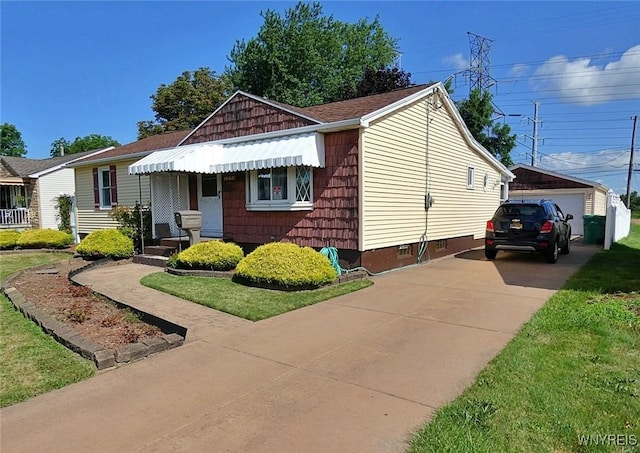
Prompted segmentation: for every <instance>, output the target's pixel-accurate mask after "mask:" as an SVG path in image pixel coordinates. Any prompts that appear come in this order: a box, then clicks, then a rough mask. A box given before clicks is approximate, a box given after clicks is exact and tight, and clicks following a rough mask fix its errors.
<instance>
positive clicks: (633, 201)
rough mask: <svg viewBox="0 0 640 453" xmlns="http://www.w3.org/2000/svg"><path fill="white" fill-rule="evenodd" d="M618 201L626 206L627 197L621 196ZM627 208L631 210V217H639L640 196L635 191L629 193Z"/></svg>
mask: <svg viewBox="0 0 640 453" xmlns="http://www.w3.org/2000/svg"><path fill="white" fill-rule="evenodd" d="M620 199H621V200H622V201H623V202H624V204H625V205H626V204H627V195H622V196H621V197H620ZM627 208H629V209H631V211H632V214H633V217H634V218H638V217H640V195H638V192H636V191H635V190H634V191H633V192H631V197H630V198H629V206H627Z"/></svg>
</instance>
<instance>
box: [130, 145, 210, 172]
mask: <svg viewBox="0 0 640 453" xmlns="http://www.w3.org/2000/svg"><path fill="white" fill-rule="evenodd" d="M222 148H223V147H222V145H219V144H215V143H198V144H195V145H186V146H178V147H176V148H171V149H166V150H163V151H155V152H153V153H151V154H149V155H148V156H145V157H144V158H142V159H140V160H139V161H137V162H136V163H133V164H131V165H129V174H130V175H139V174H145V173H158V172H166V171H184V172H193V173H209V168H210V166H211V164H213V163H214V162H215V161H216V156H217V155H218V154H219V153H221V152H222Z"/></svg>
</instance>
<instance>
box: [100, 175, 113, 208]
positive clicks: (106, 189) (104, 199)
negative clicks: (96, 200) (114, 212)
mask: <svg viewBox="0 0 640 453" xmlns="http://www.w3.org/2000/svg"><path fill="white" fill-rule="evenodd" d="M98 184H99V186H98V187H99V189H100V208H101V209H111V172H110V170H109V167H103V168H98Z"/></svg>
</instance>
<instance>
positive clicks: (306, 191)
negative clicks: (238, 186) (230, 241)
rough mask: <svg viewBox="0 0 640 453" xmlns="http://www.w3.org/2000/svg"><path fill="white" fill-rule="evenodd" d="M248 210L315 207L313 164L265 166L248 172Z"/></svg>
mask: <svg viewBox="0 0 640 453" xmlns="http://www.w3.org/2000/svg"><path fill="white" fill-rule="evenodd" d="M246 179H247V185H246V187H247V205H246V207H247V210H249V211H302V210H311V209H313V171H312V169H311V167H307V166H298V167H279V168H264V169H260V170H252V171H249V172H247V178H246Z"/></svg>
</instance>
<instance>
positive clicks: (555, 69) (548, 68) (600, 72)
mask: <svg viewBox="0 0 640 453" xmlns="http://www.w3.org/2000/svg"><path fill="white" fill-rule="evenodd" d="M533 84H534V88H535V89H538V90H552V93H556V92H557V94H558V96H559V97H560V99H561V100H563V101H564V102H569V103H575V104H586V105H593V104H600V103H603V102H608V101H613V100H621V99H625V100H629V99H636V98H640V45H637V46H634V47H631V48H630V49H629V50H627V51H626V52H624V53H623V54H622V56H621V57H620V60H618V61H612V62H611V63H608V64H607V65H605V66H604V67H602V66H598V65H595V64H592V61H591V59H590V58H580V59H577V60H573V61H570V60H569V59H568V58H567V57H566V56H564V55H559V56H556V57H553V58H551V59H549V60H548V61H547V62H545V63H544V64H543V65H542V66H540V67H539V68H538V69H537V70H536V72H535V78H534V79H533Z"/></svg>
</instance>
